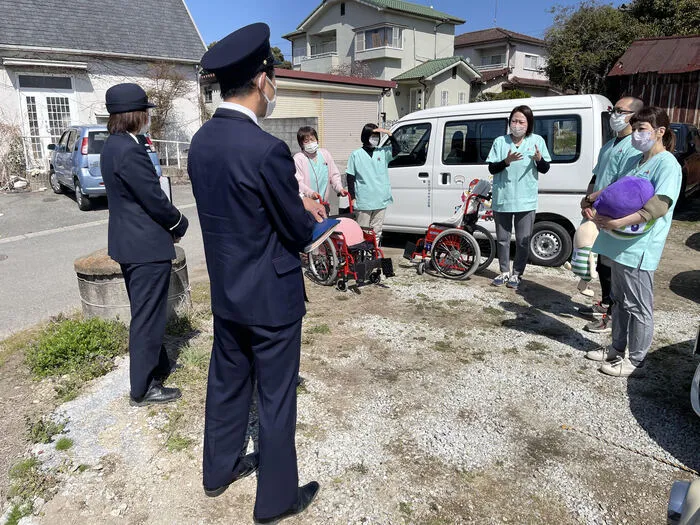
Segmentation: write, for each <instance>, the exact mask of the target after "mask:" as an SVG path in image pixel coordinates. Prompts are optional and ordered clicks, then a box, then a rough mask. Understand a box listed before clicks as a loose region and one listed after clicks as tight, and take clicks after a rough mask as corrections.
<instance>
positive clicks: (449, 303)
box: [445, 299, 462, 307]
mask: <svg viewBox="0 0 700 525" xmlns="http://www.w3.org/2000/svg"><path fill="white" fill-rule="evenodd" d="M445 302H446V303H447V306H452V307H455V306H459V305H461V304H462V301H458V300H457V299H449V300H447V301H445Z"/></svg>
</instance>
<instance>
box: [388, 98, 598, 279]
mask: <svg viewBox="0 0 700 525" xmlns="http://www.w3.org/2000/svg"><path fill="white" fill-rule="evenodd" d="M522 104H525V105H527V106H529V107H530V108H532V112H533V113H534V116H535V130H534V132H535V133H537V134H538V135H541V136H542V137H544V140H545V141H546V142H547V148H548V149H549V153H550V155H551V157H552V162H551V168H550V170H549V172H547V173H546V174H540V175H539V195H540V196H539V203H538V207H537V216H536V220H535V229H534V233H533V235H532V240H531V242H530V260H531V261H532V262H534V263H536V264H541V265H544V266H559V265H561V264H563V263H564V262H565V261H567V260H568V259H569V257H570V255H571V248H572V239H573V235H574V231H575V230H576V228H577V227H578V225H579V224H580V222H581V211H580V207H579V203H580V201H581V197H582V196H583V195H584V194H585V191H586V188H587V186H588V183H589V182H590V179H591V176H592V170H593V166H595V163H596V160H597V157H598V152H599V151H600V148H601V147H602V146H603V144H605V142H606V141H607V140H608V139H609V138H610V137H611V136H612V135H611V131H610V127H609V125H608V119H609V115H608V109H609V108H611V107H612V104H611V103H610V101H609V100H608V99H607V98H605V97H603V96H600V95H567V96H559V97H542V98H527V99H518V100H499V101H493V102H476V103H472V104H461V105H458V106H444V107H440V108H431V109H426V110H423V111H416V112H415V113H411V114H409V115H406V116H405V117H403V118H402V119H401V120H399V121H398V122H397V123H396V124H395V125H394V126H393V127H392V132H393V134H394V136H395V137H396V138H397V139H398V141H399V143H400V144H401V153H400V154H399V155H398V156H397V157H396V158H395V159H394V160H393V161H392V162H391V164H390V165H389V176H390V178H391V190H392V194H393V196H394V203H393V204H392V205H391V206H389V208H388V209H387V212H386V217H385V219H384V231H395V232H407V233H424V232H425V230H426V228H427V226H428V225H429V224H431V223H433V222H440V221H443V220H445V219H447V218H449V217H450V216H452V215H453V213H454V211H455V206H456V205H457V204H458V203H459V201H460V195H461V192H462V191H464V190H465V189H466V188H467V186H468V185H469V183H470V182H471V181H472V180H473V179H478V178H486V177H490V174H489V171H488V165H487V164H486V157H487V156H488V154H489V151H490V150H491V145H492V144H493V141H494V140H495V139H496V137H498V136H500V135H505V134H506V132H507V129H508V117H509V116H510V112H511V110H512V109H513V108H514V107H516V106H520V105H522ZM484 226H486V227H487V228H489V229H490V230H491V231H494V229H495V227H494V224H493V221H491V222H488V223H486V224H484Z"/></svg>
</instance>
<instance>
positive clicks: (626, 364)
mask: <svg viewBox="0 0 700 525" xmlns="http://www.w3.org/2000/svg"><path fill="white" fill-rule="evenodd" d="M599 370H600V371H601V372H602V373H604V374H606V375H609V376H614V377H630V376H631V375H634V376H635V377H641V376H643V375H644V362H642V363H640V364H639V365H636V366H635V365H633V364H632V362H631V361H630V360H629V359H628V358H626V357H622V356H618V357H617V358H616V359H614V360H613V361H608V362H607V363H603V364H602V365H600V368H599Z"/></svg>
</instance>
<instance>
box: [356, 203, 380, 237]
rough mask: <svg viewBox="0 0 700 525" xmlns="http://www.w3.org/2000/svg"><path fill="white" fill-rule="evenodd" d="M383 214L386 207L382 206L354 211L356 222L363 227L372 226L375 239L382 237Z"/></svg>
mask: <svg viewBox="0 0 700 525" xmlns="http://www.w3.org/2000/svg"><path fill="white" fill-rule="evenodd" d="M385 214H386V208H382V209H381V210H357V211H356V212H355V216H356V217H357V224H359V225H360V226H362V227H363V228H372V230H374V233H375V235H376V236H377V241H379V239H381V237H382V230H383V226H384V215H385Z"/></svg>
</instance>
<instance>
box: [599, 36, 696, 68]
mask: <svg viewBox="0 0 700 525" xmlns="http://www.w3.org/2000/svg"><path fill="white" fill-rule="evenodd" d="M698 70H700V35H690V36H668V37H663V38H643V39H641V40H635V41H634V42H632V45H631V46H630V47H629V48H628V49H627V51H625V54H624V55H622V56H621V57H620V59H619V60H618V61H617V62H616V63H615V65H614V66H613V67H612V69H611V70H610V72H609V73H608V76H609V77H620V76H625V75H634V74H636V73H659V74H661V75H664V74H666V75H668V74H672V73H689V72H691V71H698Z"/></svg>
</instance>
